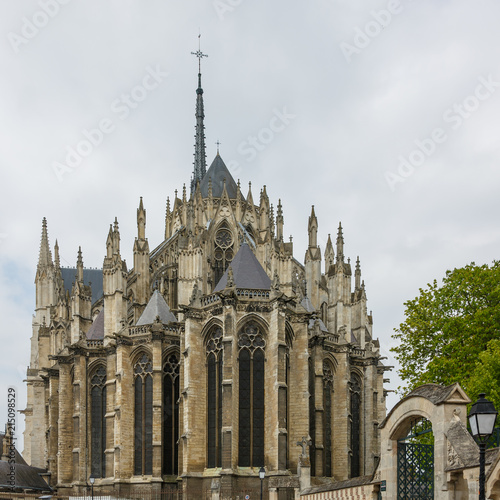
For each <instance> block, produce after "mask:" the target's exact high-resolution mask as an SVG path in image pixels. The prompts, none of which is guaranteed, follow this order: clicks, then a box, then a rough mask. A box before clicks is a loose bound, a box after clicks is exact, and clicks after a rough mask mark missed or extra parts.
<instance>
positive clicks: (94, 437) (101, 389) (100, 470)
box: [90, 365, 106, 477]
mask: <svg viewBox="0 0 500 500" xmlns="http://www.w3.org/2000/svg"><path fill="white" fill-rule="evenodd" d="M90 397H91V413H90V415H91V416H90V420H91V425H90V447H91V474H92V475H93V476H94V477H106V461H105V455H104V452H105V450H106V419H105V415H106V367H105V366H103V365H101V366H99V367H98V368H97V370H96V371H95V372H94V374H93V376H92V377H91V379H90Z"/></svg>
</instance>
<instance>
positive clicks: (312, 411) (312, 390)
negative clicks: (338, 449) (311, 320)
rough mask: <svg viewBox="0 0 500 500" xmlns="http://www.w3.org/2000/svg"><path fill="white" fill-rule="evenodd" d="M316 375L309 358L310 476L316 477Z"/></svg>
mask: <svg viewBox="0 0 500 500" xmlns="http://www.w3.org/2000/svg"><path fill="white" fill-rule="evenodd" d="M315 379H316V375H315V373H314V362H313V360H312V359H311V358H309V436H311V441H312V444H311V448H310V450H311V451H310V460H311V476H315V475H316V384H315Z"/></svg>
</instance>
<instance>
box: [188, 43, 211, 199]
mask: <svg viewBox="0 0 500 500" xmlns="http://www.w3.org/2000/svg"><path fill="white" fill-rule="evenodd" d="M200 38H201V34H200V35H198V50H197V51H196V52H191V54H193V55H194V56H196V57H197V58H198V88H197V89H196V114H195V116H196V134H195V145H194V170H193V178H192V179H191V193H194V190H195V189H196V183H197V182H198V181H199V182H201V180H202V179H203V176H204V175H205V173H206V171H207V161H206V154H205V125H204V124H203V120H204V118H205V113H204V111H203V89H202V88H201V59H202V58H203V57H208V56H207V54H204V53H203V52H202V51H201V46H200V43H201V42H200Z"/></svg>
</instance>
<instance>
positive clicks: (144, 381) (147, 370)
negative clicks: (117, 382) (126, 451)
mask: <svg viewBox="0 0 500 500" xmlns="http://www.w3.org/2000/svg"><path fill="white" fill-rule="evenodd" d="M134 400H135V415H134V416H135V419H134V445H135V446H134V473H135V474H136V475H150V474H152V473H153V363H152V362H151V358H150V357H149V356H148V355H146V354H143V355H142V356H141V357H140V358H139V360H138V361H137V362H136V363H135V365H134Z"/></svg>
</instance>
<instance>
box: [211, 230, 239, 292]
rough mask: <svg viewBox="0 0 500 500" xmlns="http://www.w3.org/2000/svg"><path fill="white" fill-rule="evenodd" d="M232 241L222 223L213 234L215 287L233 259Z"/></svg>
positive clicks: (229, 232) (228, 231) (229, 233)
mask: <svg viewBox="0 0 500 500" xmlns="http://www.w3.org/2000/svg"><path fill="white" fill-rule="evenodd" d="M233 246H234V239H233V235H232V233H231V231H230V229H229V226H228V225H227V224H226V223H225V222H224V223H222V224H221V225H220V227H219V229H218V230H217V232H216V233H215V245H214V260H215V283H214V287H215V285H217V283H219V281H220V279H221V278H222V276H223V274H224V273H225V272H226V269H227V268H228V266H229V264H230V263H231V262H232V260H233V257H234V252H233Z"/></svg>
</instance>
